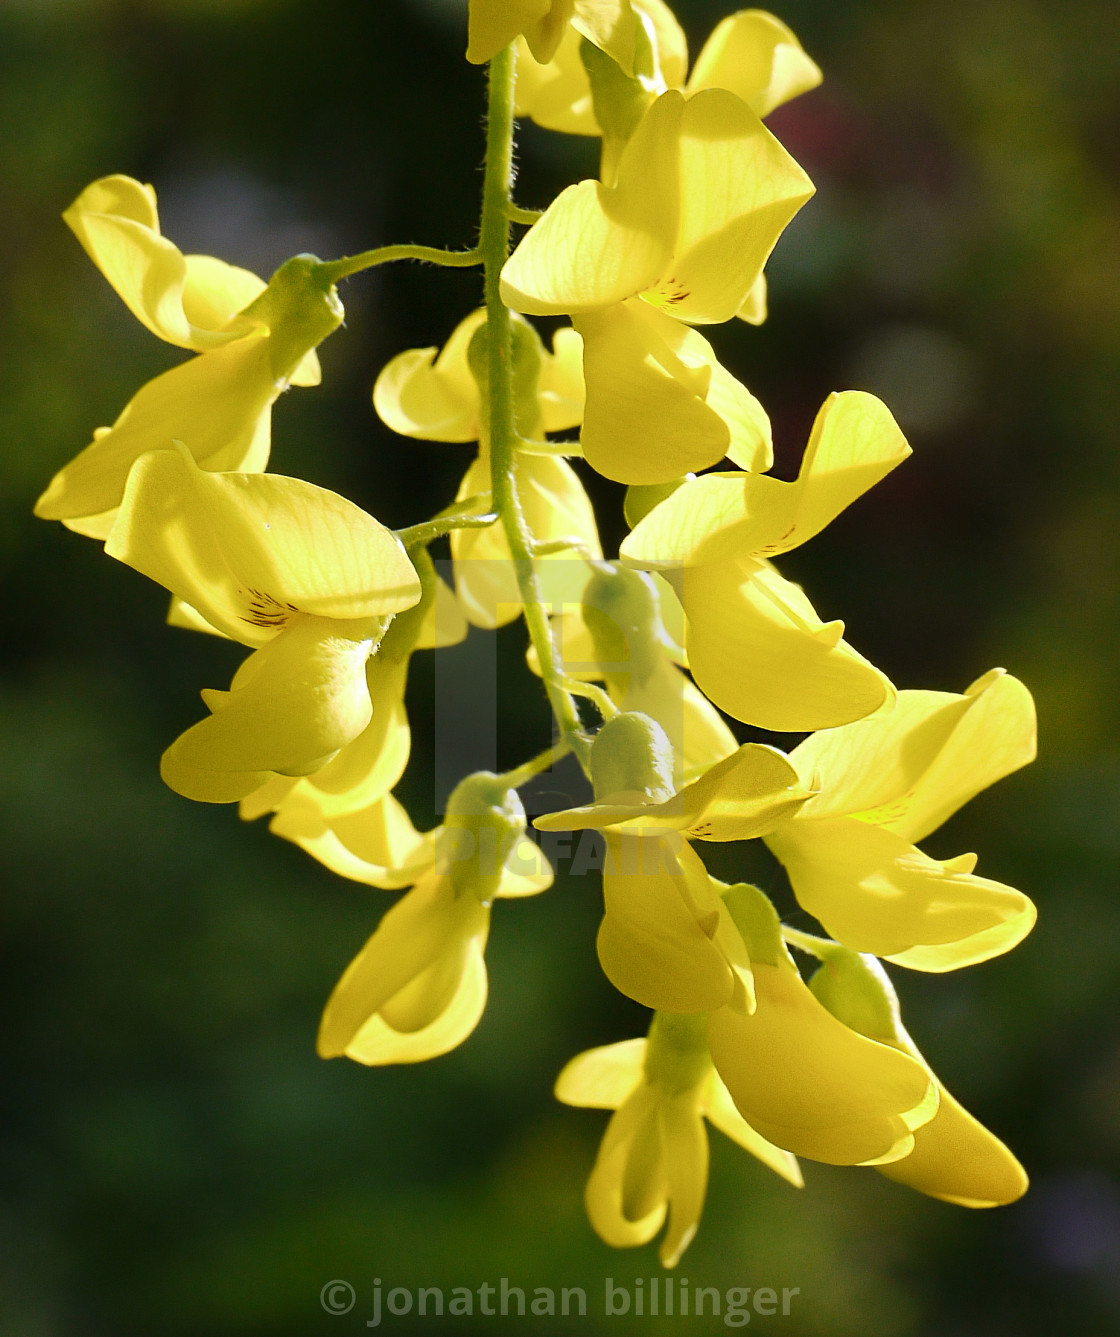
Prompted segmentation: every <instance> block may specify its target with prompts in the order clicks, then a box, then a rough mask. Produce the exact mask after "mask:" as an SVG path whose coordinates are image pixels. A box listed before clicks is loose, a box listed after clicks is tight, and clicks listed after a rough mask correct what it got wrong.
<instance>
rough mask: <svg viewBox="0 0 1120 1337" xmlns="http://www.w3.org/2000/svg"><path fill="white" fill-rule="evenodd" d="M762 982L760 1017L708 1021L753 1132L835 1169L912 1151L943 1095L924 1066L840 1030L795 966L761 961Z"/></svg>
mask: <svg viewBox="0 0 1120 1337" xmlns="http://www.w3.org/2000/svg"><path fill="white" fill-rule="evenodd" d="M754 973H755V987H756V990H757V999H758V1005H757V1008H756V1010H755V1013H754V1015H753V1016H750V1017H747V1016H743V1015H741V1014H740V1013H737V1012H734V1011H732V1010H731V1009H730V1008H721V1009H720V1010H719V1011H717V1012H713V1013H712V1015H711V1016H710V1017H709V1019H708V1042H709V1045H710V1047H711V1053H712V1059H713V1061H714V1062H715V1065H716V1068H717V1069H718V1071H719V1075H720V1077H721V1078H722V1079H723V1081H724V1083H725V1084H726V1085H727V1089H728V1091H729V1092H730V1093H731V1096H732V1098H733V1100H734V1102H735V1105H736V1107H737V1109H738V1110H739V1112H740V1113H741V1114H742V1116H743V1118H744V1119H746V1121H747V1122H748V1123H749V1124H750V1126H751V1127H752V1128H754V1129H755V1130H757V1131H758V1132H759V1133H761V1134H762V1136H763V1137H765V1138H766V1139H767V1140H768V1141H770V1142H772V1143H774V1144H775V1146H778V1147H783V1148H785V1149H786V1150H788V1151H790V1152H793V1153H794V1154H795V1155H798V1156H808V1157H810V1158H811V1159H812V1160H819V1161H826V1162H828V1163H830V1164H833V1165H858V1164H862V1163H864V1162H867V1161H870V1160H873V1159H877V1158H879V1157H883V1156H889V1155H891V1154H892V1152H893V1150H894V1149H896V1148H897V1147H898V1146H899V1145H900V1144H902V1145H909V1142H910V1135H911V1133H912V1131H913V1129H914V1128H916V1127H920V1126H921V1124H922V1123H923V1122H928V1121H929V1119H930V1118H932V1117H933V1114H934V1112H935V1110H936V1086H935V1085H934V1083H933V1082H932V1081H931V1079H930V1077H929V1074H928V1073H927V1072H926V1070H925V1069H924V1068H923V1067H922V1066H921V1064H919V1063H917V1062H915V1061H914V1060H913V1059H911V1058H909V1057H908V1056H907V1055H905V1054H901V1053H899V1052H898V1050H896V1049H892V1048H891V1047H889V1046H888V1045H884V1044H879V1043H878V1042H876V1041H874V1040H868V1039H866V1038H865V1037H864V1036H862V1035H859V1034H857V1033H856V1032H855V1031H852V1030H849V1029H848V1027H847V1026H845V1025H843V1024H842V1023H841V1022H839V1021H837V1020H836V1018H835V1017H833V1016H832V1014H831V1013H830V1012H828V1011H826V1010H825V1008H824V1007H822V1006H821V1004H820V1003H819V1002H817V1000H816V999H815V998H814V997H813V995H812V994H811V993H810V992H809V989H808V988H807V987H806V986H805V985H804V984H803V983H802V981H801V979H800V977H799V976H798V974H797V972H796V970H795V969H794V968H793V966H792V964H790V965H788V966H785V965H783V966H770V965H765V964H761V963H759V962H757V961H756V962H755V965H754ZM931 1091H932V1092H933V1093H934V1095H933V1101H932V1103H931V1100H930V1093H931Z"/></svg>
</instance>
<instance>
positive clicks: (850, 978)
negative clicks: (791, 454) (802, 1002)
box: [809, 947, 902, 1045]
mask: <svg viewBox="0 0 1120 1337" xmlns="http://www.w3.org/2000/svg"><path fill="white" fill-rule="evenodd" d="M809 988H810V989H811V990H812V991H813V994H814V995H815V996H816V998H817V1001H818V1002H819V1003H821V1005H822V1006H824V1007H826V1008H827V1009H828V1010H829V1012H831V1013H832V1015H833V1016H834V1017H835V1018H836V1019H837V1021H842V1022H843V1023H844V1025H845V1026H847V1027H849V1028H850V1029H851V1030H853V1031H858V1032H859V1033H860V1035H866V1036H867V1038H868V1039H869V1040H881V1041H883V1042H884V1043H885V1044H894V1045H897V1044H900V1043H901V1041H900V1039H899V1031H900V1029H901V1026H902V1018H901V1016H900V1015H899V1008H898V995H897V994H896V993H895V991H894V986H893V985H892V984H891V982H890V980H889V979H888V978H887V973H886V971H885V970H884V969H883V967H882V966H881V965H880V964H879V960H878V958H877V957H874V956H868V955H867V954H866V953H861V952H853V951H851V950H850V949H849V948H847V947H837V948H836V949H835V950H830V951H829V952H828V954H827V955H826V957H825V959H824V961H823V962H822V964H821V967H820V969H819V970H818V971H816V973H815V974H814V975H813V977H812V979H810V981H809Z"/></svg>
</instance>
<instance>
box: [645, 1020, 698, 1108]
mask: <svg viewBox="0 0 1120 1337" xmlns="http://www.w3.org/2000/svg"><path fill="white" fill-rule="evenodd" d="M711 1067H712V1060H711V1056H710V1055H709V1053H708V1016H707V1013H706V1012H693V1013H681V1012H655V1013H654V1014H653V1020H652V1022H651V1023H650V1028H649V1038H648V1040H647V1041H646V1048H645V1059H644V1068H645V1074H646V1077H647V1079H648V1080H649V1081H650V1082H656V1083H657V1084H658V1085H659V1086H660V1087H661V1088H662V1090H663V1091H664V1092H665V1093H666V1094H667V1095H674V1094H677V1093H680V1092H684V1091H691V1090H692V1089H693V1088H694V1087H696V1086H698V1085H699V1084H700V1082H701V1081H703V1079H704V1078H705V1077H706V1076H707V1075H708V1073H709V1072H710V1071H711Z"/></svg>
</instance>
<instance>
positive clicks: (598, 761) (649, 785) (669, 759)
mask: <svg viewBox="0 0 1120 1337" xmlns="http://www.w3.org/2000/svg"><path fill="white" fill-rule="evenodd" d="M591 783H592V785H593V786H594V787H595V800H596V802H598V803H603V802H607V801H609V800H613V801H615V802H619V801H622V800H620V798H619V796H620V795H631V796H635V797H633V798H631V801H632V802H641V801H642V797H645V798H647V799H649V800H650V801H654V802H661V801H663V800H665V799H668V798H671V797H672V794H673V746H672V744H671V743H670V742H669V739H668V737H667V735H666V733H665V730H664V729H663V728H662V727H661V725H660V724H658V723H657V721H656V720H652V719H650V717H649V716H648V715H643V714H641V713H640V712H639V711H636V710H629V711H624V712H623V713H622V714H621V715H616V716H615V717H614V718H613V719H610V720H607V722H606V724H604V725H603V727H602V728H601V729H600V730H599V732H598V733H597V734H596V735H595V741H594V743H592V745H591Z"/></svg>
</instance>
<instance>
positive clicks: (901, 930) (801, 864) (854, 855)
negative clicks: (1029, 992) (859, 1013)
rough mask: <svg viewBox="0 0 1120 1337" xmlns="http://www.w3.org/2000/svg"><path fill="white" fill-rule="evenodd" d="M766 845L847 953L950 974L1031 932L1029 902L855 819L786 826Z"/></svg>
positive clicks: (952, 862)
mask: <svg viewBox="0 0 1120 1337" xmlns="http://www.w3.org/2000/svg"><path fill="white" fill-rule="evenodd" d="M766 842H767V844H768V845H769V846H770V848H771V849H772V850H773V851H774V853H775V854H776V855H777V856H778V858H779V859H781V861H782V863H783V864H785V867H786V871H787V872H788V873H789V877H790V881H791V883H792V884H793V889H794V892H795V894H796V896H797V899H798V902H799V903H800V904H801V905H802V906H803V907H804V908H805V909H806V910H808V911H809V913H810V914H811V915H814V916H815V917H816V918H817V919H819V920H820V922H821V923H822V924H823V925H824V926H825V928H826V929H827V930H828V932H829V933H830V934H831V935H832V936H833V937H834V938H836V939H837V941H839V942H842V943H844V945H845V946H847V947H850V948H851V949H852V950H853V951H857V952H871V953H873V954H874V955H876V956H885V957H889V958H890V959H892V960H896V961H898V962H899V963H900V964H903V965H907V966H910V967H911V968H913V969H916V970H933V971H941V970H953V969H956V968H957V967H959V966H965V965H972V964H974V963H975V962H978V961H986V960H988V958H989V957H992V956H997V955H999V954H1000V953H1001V952H1006V951H1008V950H1009V949H1010V948H1012V947H1014V946H1015V944H1016V943H1018V942H1020V941H1021V940H1022V939H1023V938H1024V937H1025V936H1026V934H1027V933H1028V932H1029V931H1030V929H1031V928H1032V926H1033V924H1034V918H1035V911H1034V906H1033V905H1032V904H1031V902H1030V901H1029V900H1028V899H1027V898H1026V897H1025V896H1024V895H1022V893H1021V892H1018V891H1015V890H1014V889H1013V888H1011V887H1005V886H1004V885H1003V884H1002V883H999V882H990V881H988V880H987V879H986V878H981V877H976V876H974V875H973V874H972V873H971V871H968V869H970V867H971V862H972V861H968V862H967V863H966V864H964V865H963V866H962V864H961V863H960V862H959V861H956V860H950V861H948V862H945V863H939V862H937V861H936V860H934V859H930V858H929V857H928V856H926V855H924V854H923V853H922V852H921V851H920V850H918V849H916V848H915V847H914V846H913V845H911V844H910V843H909V842H908V841H906V840H905V839H903V837H901V836H898V835H895V834H894V833H893V832H891V831H886V830H884V829H883V828H882V827H878V826H873V825H870V824H869V823H867V822H861V821H858V820H856V819H855V818H850V817H836V818H822V819H820V820H819V821H813V822H809V821H805V822H799V821H796V820H795V821H792V822H787V823H786V824H785V825H784V826H783V827H781V828H780V829H779V830H778V831H776V832H774V833H773V834H772V835H770V836H767V837H766ZM916 949H917V950H916Z"/></svg>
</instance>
